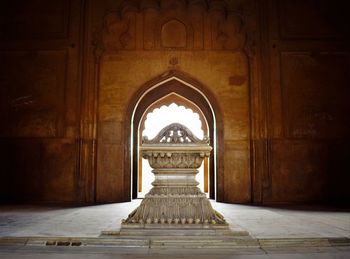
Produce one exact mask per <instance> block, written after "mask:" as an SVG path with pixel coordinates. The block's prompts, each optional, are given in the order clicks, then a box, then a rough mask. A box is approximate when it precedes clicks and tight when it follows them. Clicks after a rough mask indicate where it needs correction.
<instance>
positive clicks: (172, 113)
mask: <svg viewBox="0 0 350 259" xmlns="http://www.w3.org/2000/svg"><path fill="white" fill-rule="evenodd" d="M171 123H180V124H183V125H185V126H186V127H187V128H189V129H190V130H191V131H192V133H193V134H194V135H195V136H196V137H197V138H199V139H203V138H204V137H210V135H209V125H208V122H207V119H206V118H205V116H204V114H203V112H202V111H201V110H200V108H199V107H198V106H197V105H196V104H194V103H193V102H191V101H190V100H188V99H186V98H184V97H182V96H180V95H178V94H176V93H170V94H169V95H166V96H164V97H162V98H161V99H159V100H157V101H156V102H155V103H153V104H151V106H150V107H148V108H147V109H146V111H145V112H144V114H143V116H142V118H141V121H140V123H139V130H138V135H139V137H138V143H139V144H138V147H139V148H140V145H141V141H142V138H143V137H145V136H147V138H148V139H152V138H154V137H155V136H156V134H158V133H159V131H160V130H162V129H163V128H164V127H166V126H168V125H169V124H171ZM138 152H139V151H138ZM151 170H152V169H151V168H150V166H149V165H148V162H147V160H146V159H144V158H142V156H141V154H140V152H139V158H138V168H137V171H138V178H137V189H138V190H137V193H138V195H137V198H144V195H145V194H146V193H148V191H149V190H150V189H151V187H152V185H151V182H152V181H153V180H154V175H153V174H152V173H151ZM196 180H197V182H198V183H199V185H198V187H199V188H200V189H201V191H202V192H203V193H205V194H207V195H208V194H209V158H207V157H206V158H205V159H204V161H203V164H202V165H201V167H200V168H199V173H198V174H197V175H196Z"/></svg>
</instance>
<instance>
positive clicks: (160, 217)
mask: <svg viewBox="0 0 350 259" xmlns="http://www.w3.org/2000/svg"><path fill="white" fill-rule="evenodd" d="M211 149H212V148H211V147H210V146H209V144H208V138H204V139H203V140H200V139H197V138H196V137H195V136H194V135H193V134H192V133H191V132H190V131H189V129H187V128H186V127H185V126H183V125H181V124H176V123H174V124H171V125H169V126H167V127H165V128H164V129H163V130H161V131H160V133H159V134H158V135H157V136H156V137H155V138H154V139H153V140H151V141H149V140H147V139H144V140H143V144H142V146H141V152H142V155H143V157H144V158H146V159H147V160H148V161H149V164H150V166H151V167H152V168H153V170H152V173H154V175H155V180H154V182H153V183H152V185H153V186H154V187H153V188H152V189H151V190H150V192H149V193H148V194H146V196H145V198H144V199H143V201H142V203H141V204H140V206H139V207H138V208H136V209H135V210H134V211H133V212H132V213H131V214H130V215H129V216H128V218H127V219H126V220H124V221H123V223H122V231H123V229H128V228H129V229H134V228H138V229H222V228H223V229H225V228H226V229H228V224H227V223H226V221H225V219H224V217H223V216H222V215H221V214H220V213H219V212H217V211H215V210H214V209H213V208H212V206H211V204H210V201H209V200H208V199H207V197H206V195H205V194H204V193H203V192H201V190H200V189H199V188H198V187H197V185H198V182H197V181H196V180H195V176H196V174H197V173H198V170H197V168H199V167H200V165H201V163H202V161H203V159H204V158H205V157H208V156H209V155H210V151H211Z"/></svg>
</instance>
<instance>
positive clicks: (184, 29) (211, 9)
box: [101, 0, 245, 51]
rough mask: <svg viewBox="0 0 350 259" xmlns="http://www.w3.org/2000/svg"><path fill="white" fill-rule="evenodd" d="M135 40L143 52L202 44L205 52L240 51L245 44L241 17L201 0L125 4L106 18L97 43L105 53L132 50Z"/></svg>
mask: <svg viewBox="0 0 350 259" xmlns="http://www.w3.org/2000/svg"><path fill="white" fill-rule="evenodd" d="M135 17H142V19H137V18H135ZM136 23H138V24H137V25H135V24H136ZM207 25H208V26H207ZM135 26H136V27H137V28H143V33H142V35H137V37H136V35H135ZM139 37H140V38H141V41H142V42H143V49H162V48H175V49H176V48H182V49H183V48H185V49H203V48H204V45H206V46H207V47H206V48H207V49H210V48H211V49H215V50H241V49H242V48H243V47H244V44H245V32H244V30H243V19H242V16H241V15H238V14H237V13H236V12H232V11H230V10H228V9H227V6H226V4H225V2H224V1H211V2H210V4H209V5H208V4H207V3H206V1H203V0H201V1H195V0H192V1H181V0H172V1H160V2H157V1H125V2H123V4H122V5H121V7H120V10H119V11H118V12H112V13H109V14H108V15H106V17H105V21H104V28H103V31H102V44H101V45H102V46H103V47H104V49H105V50H107V51H116V50H122V49H134V48H135V47H136V44H135V38H139ZM204 42H206V44H204ZM141 45H142V44H141ZM141 45H140V46H141Z"/></svg>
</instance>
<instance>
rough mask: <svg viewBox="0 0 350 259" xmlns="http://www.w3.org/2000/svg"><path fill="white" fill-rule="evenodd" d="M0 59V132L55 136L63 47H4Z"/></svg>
mask: <svg viewBox="0 0 350 259" xmlns="http://www.w3.org/2000/svg"><path fill="white" fill-rule="evenodd" d="M0 60H1V67H0V108H1V109H0V120H1V121H6V124H3V125H2V127H1V128H0V136H9V137H56V136H59V135H60V132H61V129H62V116H63V109H64V92H65V85H66V66H67V52H66V50H47V51H7V52H5V51H4V52H0Z"/></svg>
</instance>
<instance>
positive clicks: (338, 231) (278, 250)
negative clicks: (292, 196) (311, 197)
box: [0, 200, 350, 259]
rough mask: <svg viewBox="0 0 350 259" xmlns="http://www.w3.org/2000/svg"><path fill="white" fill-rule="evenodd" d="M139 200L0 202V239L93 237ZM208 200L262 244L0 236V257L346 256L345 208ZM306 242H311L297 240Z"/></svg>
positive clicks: (349, 246)
mask: <svg viewBox="0 0 350 259" xmlns="http://www.w3.org/2000/svg"><path fill="white" fill-rule="evenodd" d="M139 203H140V200H135V201H132V202H128V203H118V204H108V205H96V206H84V207H58V206H24V205H23V206H9V205H6V206H4V205H3V206H0V239H1V238H4V237H7V238H11V237H12V238H13V240H16V239H20V238H22V239H23V238H25V237H31V238H33V240H34V241H33V240H32V241H31V242H32V243H33V244H40V242H39V241H38V240H39V239H40V238H55V237H61V238H64V237H66V238H74V237H83V238H87V239H88V238H91V239H94V240H98V239H99V236H100V233H101V231H105V230H117V229H119V228H120V222H121V219H123V218H126V217H127V215H128V213H130V212H131V211H132V210H133V209H134V208H136V207H137V206H138V204H139ZM212 204H213V206H214V208H215V209H217V210H218V211H220V212H221V213H222V214H223V215H224V216H225V218H226V220H227V221H228V222H229V223H230V225H232V226H235V227H238V228H240V229H243V230H246V231H248V232H249V233H250V235H251V236H252V237H253V238H255V239H257V240H259V242H260V244H262V245H260V246H259V247H256V248H254V249H250V248H239V249H228V250H227V249H221V248H220V249H219V248H217V249H206V248H205V246H204V247H202V248H201V249H194V250H193V249H176V248H166V249H162V247H151V246H145V247H124V248H122V247H113V246H108V245H106V244H102V245H100V246H99V245H96V246H87V247H57V246H55V247H48V246H40V245H31V246H28V245H19V244H20V242H22V241H18V245H8V244H6V242H5V243H1V240H0V258H19V257H21V258H22V257H23V258H320V259H322V258H350V242H349V240H350V239H349V238H350V210H346V209H342V210H340V209H334V208H324V207H315V206H313V207H310V206H304V207H300V206H299V207H296V206H284V207H260V206H249V205H233V204H224V203H216V202H212ZM35 238H38V240H36V241H35ZM327 238H331V239H332V238H333V239H332V240H333V241H332V242H338V241H337V240H341V242H343V241H344V240H345V243H346V245H341V246H339V245H336V246H333V245H321V246H318V245H317V244H321V243H317V242H320V240H321V241H322V242H324V241H325V240H327ZM281 240H282V243H283V242H285V240H292V242H289V241H288V242H289V243H288V244H287V245H282V246H281V245H278V244H281ZM293 240H294V241H293ZM295 240H299V241H297V242H295ZM304 240H305V242H304ZM310 240H311V241H310ZM314 240H316V241H314ZM334 240H336V241H334ZM35 242H37V243H35ZM94 242H96V241H94ZM293 242H294V243H293ZM310 242H311V243H313V242H316V243H315V244H313V245H311V246H310V245H307V246H304V245H303V244H304V243H309V244H310ZM276 244H277V245H276ZM283 244H285V243H283ZM327 244H328V243H327ZM174 249H175V250H174Z"/></svg>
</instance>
